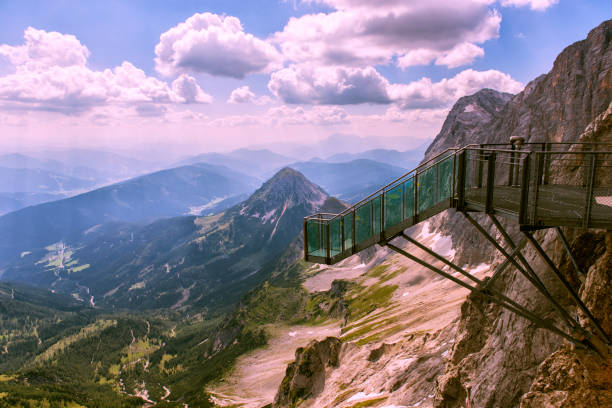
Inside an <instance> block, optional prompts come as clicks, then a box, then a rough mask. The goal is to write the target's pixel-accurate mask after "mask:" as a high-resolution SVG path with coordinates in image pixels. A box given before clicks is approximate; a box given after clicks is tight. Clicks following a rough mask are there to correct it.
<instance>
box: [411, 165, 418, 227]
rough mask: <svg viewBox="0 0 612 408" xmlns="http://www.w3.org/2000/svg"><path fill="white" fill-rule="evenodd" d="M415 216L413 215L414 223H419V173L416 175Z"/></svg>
mask: <svg viewBox="0 0 612 408" xmlns="http://www.w3.org/2000/svg"><path fill="white" fill-rule="evenodd" d="M413 212H414V214H413V215H412V223H413V224H416V223H417V214H418V213H419V172H418V171H417V172H415V173H414V211H413Z"/></svg>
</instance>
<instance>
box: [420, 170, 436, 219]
mask: <svg viewBox="0 0 612 408" xmlns="http://www.w3.org/2000/svg"><path fill="white" fill-rule="evenodd" d="M417 189H418V197H417V199H418V203H417V208H418V210H419V212H422V211H424V210H426V209H428V208H429V207H431V206H432V205H434V202H435V199H436V168H435V166H434V167H430V168H429V169H427V170H425V171H424V172H422V173H419V175H418V178H417Z"/></svg>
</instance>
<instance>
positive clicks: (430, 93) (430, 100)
mask: <svg viewBox="0 0 612 408" xmlns="http://www.w3.org/2000/svg"><path fill="white" fill-rule="evenodd" d="M483 88H491V89H495V90H497V91H501V92H509V93H517V92H520V91H521V90H522V89H523V85H522V84H521V83H520V82H518V81H516V80H514V79H512V77H511V76H510V75H508V74H505V73H503V72H500V71H497V70H493V69H491V70H488V71H475V70H473V69H466V70H464V71H461V72H460V73H458V74H457V75H455V76H454V77H452V78H445V79H442V80H441V81H439V82H432V81H431V80H430V79H429V78H421V79H420V80H418V81H414V82H411V83H409V84H392V85H390V86H389V87H388V92H389V96H390V98H391V99H392V100H393V101H394V102H396V103H397V104H398V105H399V106H400V107H402V108H404V109H415V108H440V107H445V106H450V105H451V104H453V103H454V102H455V101H456V100H457V99H459V98H460V97H462V96H465V95H470V94H473V93H475V92H477V91H479V90H481V89H483Z"/></svg>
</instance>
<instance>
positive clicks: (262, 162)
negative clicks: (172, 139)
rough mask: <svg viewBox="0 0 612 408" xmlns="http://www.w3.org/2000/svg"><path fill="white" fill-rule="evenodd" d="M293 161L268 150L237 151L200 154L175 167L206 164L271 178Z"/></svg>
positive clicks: (184, 160) (182, 161)
mask: <svg viewBox="0 0 612 408" xmlns="http://www.w3.org/2000/svg"><path fill="white" fill-rule="evenodd" d="M293 161H294V159H293V158H290V157H287V156H284V155H281V154H278V153H274V152H272V151H271V150H268V149H258V150H254V149H237V150H234V151H231V152H229V153H216V152H211V153H202V154H199V155H196V156H192V157H188V158H186V159H183V160H181V161H180V162H178V163H177V165H190V164H196V163H208V164H214V165H219V166H226V167H228V168H230V169H232V170H235V171H239V172H242V173H245V174H249V175H251V176H255V177H260V178H262V177H266V176H272V174H274V173H276V172H277V171H278V170H279V169H281V168H282V167H284V166H286V165H287V164H289V163H291V162H293Z"/></svg>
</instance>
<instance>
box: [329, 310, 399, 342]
mask: <svg viewBox="0 0 612 408" xmlns="http://www.w3.org/2000/svg"><path fill="white" fill-rule="evenodd" d="M399 318H400V317H399V316H395V317H390V318H388V319H385V320H380V321H377V322H374V323H372V324H368V325H365V326H363V327H360V328H358V329H356V330H355V331H353V332H351V333H349V334H347V335H346V336H344V337H342V338H341V340H342V341H352V340H355V339H358V338H360V337H362V336H364V335H366V334H367V333H370V332H373V331H375V330H377V329H378V328H380V327H381V326H383V327H384V326H386V325H389V324H393V323H396V322H397V321H398V320H399Z"/></svg>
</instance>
